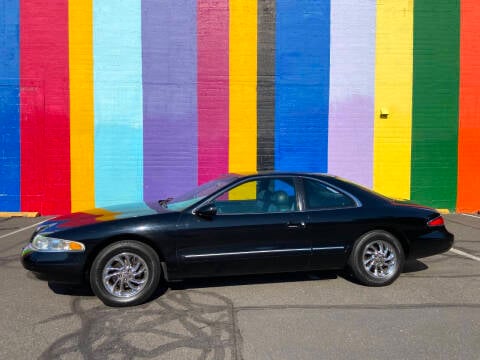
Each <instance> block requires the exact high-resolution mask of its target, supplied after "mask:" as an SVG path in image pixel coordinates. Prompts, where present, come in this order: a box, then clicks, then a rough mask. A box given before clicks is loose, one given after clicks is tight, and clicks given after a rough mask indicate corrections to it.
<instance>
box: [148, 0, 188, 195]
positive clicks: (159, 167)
mask: <svg viewBox="0 0 480 360" xmlns="http://www.w3.org/2000/svg"><path fill="white" fill-rule="evenodd" d="M196 8H197V2H196V1H195V0H175V1H169V0H143V1H142V45H143V116H144V117H143V138H144V139H143V144H144V145H143V146H144V149H143V151H144V154H143V157H144V199H146V200H155V199H161V198H165V197H167V196H175V195H178V194H180V193H182V192H183V191H186V190H188V189H190V188H192V187H194V186H196V184H197V86H196V79H197V34H196V28H197V22H196V19H197V9H196Z"/></svg>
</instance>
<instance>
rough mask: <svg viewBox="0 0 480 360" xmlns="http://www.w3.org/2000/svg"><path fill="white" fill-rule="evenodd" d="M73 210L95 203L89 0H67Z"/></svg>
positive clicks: (85, 207)
mask: <svg viewBox="0 0 480 360" xmlns="http://www.w3.org/2000/svg"><path fill="white" fill-rule="evenodd" d="M68 24H69V26H68V34H69V58H70V60H69V61H70V164H71V196H72V211H78V210H82V209H88V208H93V207H94V175H93V130H94V129H93V52H92V43H93V35H92V31H93V25H92V0H90V1H77V0H69V4H68Z"/></svg>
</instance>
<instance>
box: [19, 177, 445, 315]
mask: <svg viewBox="0 0 480 360" xmlns="http://www.w3.org/2000/svg"><path fill="white" fill-rule="evenodd" d="M452 244H453V235H452V234H451V233H449V232H448V231H447V229H446V228H445V226H444V222H443V218H442V217H441V215H440V214H439V213H438V212H437V211H435V210H433V209H430V208H427V207H423V206H418V205H414V204H411V203H409V202H406V201H399V200H392V199H389V198H386V197H383V196H381V195H379V194H376V193H374V192H372V191H370V190H368V189H366V188H363V187H361V186H359V185H356V184H354V183H351V182H348V181H346V180H343V179H340V178H338V177H335V176H330V175H320V174H308V173H277V172H270V173H261V174H260V173H259V174H253V175H246V176H244V175H235V174H231V175H227V176H225V177H221V178H219V179H217V180H214V181H211V182H208V183H206V184H204V185H202V186H200V187H198V188H197V189H195V190H193V191H191V192H189V193H186V194H184V195H182V196H179V197H177V198H174V199H172V198H169V199H165V200H160V201H158V202H155V203H144V202H142V203H139V204H130V205H125V206H115V207H111V208H105V209H94V210H91V211H87V212H82V213H73V214H71V215H68V216H60V217H57V218H55V219H52V220H48V221H46V222H44V223H43V224H42V225H40V226H39V227H38V228H37V229H36V231H35V232H34V234H33V235H32V238H31V240H30V243H29V244H28V245H27V246H26V247H25V248H24V249H23V252H22V262H23V265H24V267H25V268H26V269H28V270H31V271H33V272H35V273H40V274H43V275H46V277H47V278H48V279H50V280H52V281H60V282H70V283H79V282H87V283H89V284H90V286H91V288H92V290H93V292H94V293H95V294H96V295H97V296H98V297H99V298H100V299H101V300H102V301H103V302H104V303H105V304H107V305H112V306H127V305H136V304H139V303H142V302H144V301H146V300H148V299H149V298H150V297H151V296H152V294H153V292H154V291H155V290H156V288H157V287H158V285H159V282H160V279H161V278H162V277H163V278H164V279H166V280H167V281H176V280H182V279H186V278H193V277H207V276H219V275H238V274H252V273H273V272H293V271H306V270H321V269H342V268H344V267H346V266H347V267H348V268H349V269H351V273H352V274H353V275H354V276H355V277H356V278H357V279H358V281H359V282H361V283H363V284H365V285H369V286H383V285H388V284H390V283H392V282H393V281H394V280H395V279H396V278H397V277H398V276H399V275H400V273H401V271H402V267H403V264H404V262H405V259H407V258H420V257H425V256H430V255H434V254H439V253H442V252H445V251H447V250H449V249H450V248H451V247H452Z"/></svg>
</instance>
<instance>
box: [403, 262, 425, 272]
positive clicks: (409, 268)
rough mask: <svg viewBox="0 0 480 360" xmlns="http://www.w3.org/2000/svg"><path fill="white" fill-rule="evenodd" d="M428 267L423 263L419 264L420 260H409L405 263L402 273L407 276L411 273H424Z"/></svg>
mask: <svg viewBox="0 0 480 360" xmlns="http://www.w3.org/2000/svg"><path fill="white" fill-rule="evenodd" d="M427 269H428V266H427V264H425V263H424V262H421V261H420V260H416V259H415V260H409V261H407V262H406V263H405V266H404V267H403V273H404V274H408V273H412V272H419V271H424V270H427Z"/></svg>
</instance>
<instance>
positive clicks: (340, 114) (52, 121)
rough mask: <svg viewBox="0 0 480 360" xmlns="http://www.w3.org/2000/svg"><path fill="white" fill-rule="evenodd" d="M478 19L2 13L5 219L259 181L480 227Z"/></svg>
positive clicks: (193, 4)
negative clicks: (272, 175)
mask: <svg viewBox="0 0 480 360" xmlns="http://www.w3.org/2000/svg"><path fill="white" fill-rule="evenodd" d="M479 17H480V5H479V3H478V1H476V0H456V1H455V0H422V1H420V0H396V1H381V0H377V1H375V0H335V1H333V0H301V1H291V0H247V1H245V0H177V1H169V0H143V1H141V0H117V1H108V0H90V1H76V0H68V1H65V0H50V1H47V2H46V1H41V0H0V49H1V50H0V161H1V162H0V211H40V212H41V213H42V214H59V213H60V214H62V213H68V212H70V211H78V210H82V209H88V208H93V207H102V206H107V205H111V204H115V203H121V202H133V201H136V200H140V199H159V198H163V197H165V196H175V195H176V194H179V193H181V192H182V191H185V190H187V189H189V188H191V187H193V186H195V185H197V184H199V183H203V182H205V181H207V180H209V179H211V178H214V177H216V176H218V175H221V174H224V173H227V172H247V171H257V170H258V171H261V170H270V169H276V170H304V171H314V172H330V173H334V174H337V175H340V176H343V177H346V178H349V179H351V180H353V181H356V182H359V183H361V184H363V185H365V186H368V187H371V188H373V189H375V190H377V191H379V192H381V193H384V194H386V195H389V196H392V197H399V198H408V199H412V200H414V201H418V202H421V203H424V204H427V205H431V206H434V207H437V208H448V209H458V210H461V211H477V210H479V209H480V191H478V188H479V187H480V152H479V151H478V144H480V115H478V114H479V113H478V111H477V110H478V105H477V104H478V103H479V101H480V92H479V91H478V89H479V86H480V60H479V57H478V53H479V52H480V38H479V37H478V36H477V34H478V32H479V31H480V25H479V22H478V21H477V19H478V18H479ZM460 19H461V20H462V21H460Z"/></svg>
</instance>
